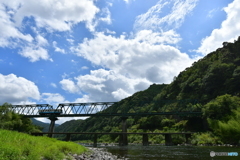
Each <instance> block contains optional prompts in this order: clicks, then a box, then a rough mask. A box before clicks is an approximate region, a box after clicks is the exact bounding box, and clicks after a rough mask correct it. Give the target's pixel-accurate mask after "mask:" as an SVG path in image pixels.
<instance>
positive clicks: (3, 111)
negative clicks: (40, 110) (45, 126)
mask: <svg viewBox="0 0 240 160" xmlns="http://www.w3.org/2000/svg"><path fill="white" fill-rule="evenodd" d="M0 129H7V130H14V131H19V132H25V133H31V132H41V127H38V126H35V125H33V124H32V122H31V120H30V119H29V118H26V117H24V116H23V115H19V114H16V113H14V112H12V111H10V104H8V103H5V104H3V105H2V106H0Z"/></svg>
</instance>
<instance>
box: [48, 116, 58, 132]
mask: <svg viewBox="0 0 240 160" xmlns="http://www.w3.org/2000/svg"><path fill="white" fill-rule="evenodd" d="M48 119H50V120H51V123H50V126H49V130H48V132H50V133H53V132H54V126H55V121H56V120H58V118H57V117H49V118H48ZM48 137H53V134H48Z"/></svg>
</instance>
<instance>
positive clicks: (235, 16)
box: [197, 0, 240, 55]
mask: <svg viewBox="0 0 240 160" xmlns="http://www.w3.org/2000/svg"><path fill="white" fill-rule="evenodd" d="M239 3H240V0H234V1H233V2H232V3H230V4H229V5H228V6H227V7H225V8H224V11H225V12H226V14H227V18H226V20H224V21H223V22H222V24H221V27H220V28H217V29H214V30H213V31H212V33H211V35H210V36H208V37H205V38H204V39H203V40H202V43H201V46H200V47H199V48H198V50H197V51H198V52H200V53H202V54H204V55H205V54H208V53H210V52H212V51H214V50H216V49H217V48H219V47H221V46H222V43H223V42H225V41H227V42H233V41H234V40H236V39H237V38H238V36H240V21H239V17H240V5H239Z"/></svg>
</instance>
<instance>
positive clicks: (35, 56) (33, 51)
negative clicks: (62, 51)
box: [19, 46, 52, 62]
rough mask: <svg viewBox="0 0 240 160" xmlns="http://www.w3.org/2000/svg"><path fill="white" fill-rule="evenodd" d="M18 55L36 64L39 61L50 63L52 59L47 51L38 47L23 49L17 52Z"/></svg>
mask: <svg viewBox="0 0 240 160" xmlns="http://www.w3.org/2000/svg"><path fill="white" fill-rule="evenodd" d="M19 54H20V55H22V56H23V57H26V58H29V59H30V61H31V62H36V61H38V60H40V59H43V60H50V61H52V59H51V58H50V57H49V54H48V51H47V50H46V49H45V48H43V47H38V46H28V47H24V48H23V49H22V51H21V52H19Z"/></svg>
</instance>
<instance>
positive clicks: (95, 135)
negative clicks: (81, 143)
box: [93, 134, 97, 147]
mask: <svg viewBox="0 0 240 160" xmlns="http://www.w3.org/2000/svg"><path fill="white" fill-rule="evenodd" d="M93 147H97V134H94V137H93Z"/></svg>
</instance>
